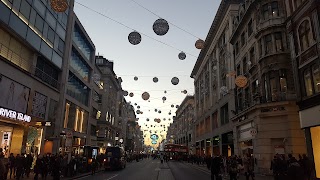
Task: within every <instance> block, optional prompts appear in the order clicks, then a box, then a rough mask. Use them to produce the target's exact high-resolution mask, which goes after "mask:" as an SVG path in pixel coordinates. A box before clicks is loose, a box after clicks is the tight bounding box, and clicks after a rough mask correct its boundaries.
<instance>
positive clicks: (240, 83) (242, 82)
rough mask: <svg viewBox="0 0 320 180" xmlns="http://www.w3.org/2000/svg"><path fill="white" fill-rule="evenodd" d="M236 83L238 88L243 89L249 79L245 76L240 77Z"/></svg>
mask: <svg viewBox="0 0 320 180" xmlns="http://www.w3.org/2000/svg"><path fill="white" fill-rule="evenodd" d="M235 83H236V85H237V86H238V87H240V88H243V87H245V86H246V85H247V83H248V79H247V78H246V77H245V76H243V75H240V76H237V78H236V79H235Z"/></svg>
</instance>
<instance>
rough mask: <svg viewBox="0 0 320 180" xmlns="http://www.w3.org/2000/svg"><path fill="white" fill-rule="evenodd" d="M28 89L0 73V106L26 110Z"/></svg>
mask: <svg viewBox="0 0 320 180" xmlns="http://www.w3.org/2000/svg"><path fill="white" fill-rule="evenodd" d="M29 94H30V89H29V88H28V87H26V86H23V85H21V84H19V83H17V82H15V81H13V80H11V79H9V78H7V77H5V76H3V75H1V74H0V106H1V107H4V108H8V109H10V110H14V111H17V112H21V113H26V112H27V106H28V100H29Z"/></svg>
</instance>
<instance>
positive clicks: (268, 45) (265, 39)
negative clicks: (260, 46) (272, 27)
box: [264, 34, 272, 54]
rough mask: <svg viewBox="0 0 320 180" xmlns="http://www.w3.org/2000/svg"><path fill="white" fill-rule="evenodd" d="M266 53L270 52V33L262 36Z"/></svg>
mask: <svg viewBox="0 0 320 180" xmlns="http://www.w3.org/2000/svg"><path fill="white" fill-rule="evenodd" d="M264 41H265V48H266V54H270V53H271V52H272V37H271V34H268V35H266V36H265V38H264Z"/></svg>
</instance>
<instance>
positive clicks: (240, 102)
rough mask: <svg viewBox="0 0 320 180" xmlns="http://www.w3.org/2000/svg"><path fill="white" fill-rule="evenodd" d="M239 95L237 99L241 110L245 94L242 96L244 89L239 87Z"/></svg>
mask: <svg viewBox="0 0 320 180" xmlns="http://www.w3.org/2000/svg"><path fill="white" fill-rule="evenodd" d="M237 92H238V96H237V100H238V109H239V110H240V111H242V110H243V96H242V89H238V91H237Z"/></svg>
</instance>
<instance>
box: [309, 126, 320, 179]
mask: <svg viewBox="0 0 320 180" xmlns="http://www.w3.org/2000/svg"><path fill="white" fill-rule="evenodd" d="M310 131H311V139H312V149H313V158H314V163H315V170H316V177H317V178H320V126H317V127H312V128H310Z"/></svg>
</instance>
